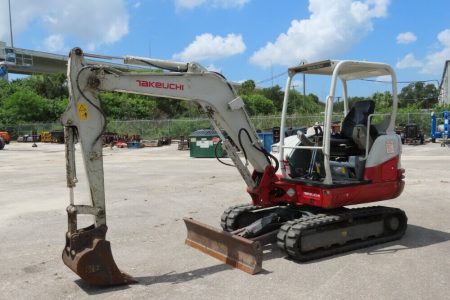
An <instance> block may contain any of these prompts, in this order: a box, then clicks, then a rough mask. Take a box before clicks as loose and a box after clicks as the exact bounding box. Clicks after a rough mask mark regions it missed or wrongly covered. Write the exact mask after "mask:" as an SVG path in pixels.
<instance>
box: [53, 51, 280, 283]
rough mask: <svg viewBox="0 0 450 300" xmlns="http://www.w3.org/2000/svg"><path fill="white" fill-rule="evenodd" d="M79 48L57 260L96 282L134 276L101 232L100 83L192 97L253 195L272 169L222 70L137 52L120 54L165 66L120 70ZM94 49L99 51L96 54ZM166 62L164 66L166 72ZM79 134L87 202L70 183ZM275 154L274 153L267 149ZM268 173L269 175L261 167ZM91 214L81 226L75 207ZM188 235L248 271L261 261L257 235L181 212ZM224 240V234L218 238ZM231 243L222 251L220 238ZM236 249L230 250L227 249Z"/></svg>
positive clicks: (72, 70)
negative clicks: (78, 200)
mask: <svg viewBox="0 0 450 300" xmlns="http://www.w3.org/2000/svg"><path fill="white" fill-rule="evenodd" d="M85 56H88V55H87V54H84V53H83V52H82V50H81V49H79V48H75V49H73V50H72V51H71V52H70V57H69V62H68V73H67V76H68V86H69V94H70V103H69V105H68V107H67V109H66V111H65V113H64V115H63V118H62V122H63V124H64V126H65V141H66V169H67V185H68V187H69V189H70V205H69V206H68V208H67V213H68V227H69V228H68V232H67V234H66V246H65V248H64V250H63V261H64V263H65V264H66V265H67V266H68V267H69V268H71V269H72V270H73V271H74V272H75V273H77V274H78V275H79V276H80V277H81V278H82V279H84V280H85V281H87V282H88V283H91V284H94V285H117V284H127V283H132V282H133V281H134V280H133V278H131V277H130V276H129V275H127V274H125V273H122V272H121V271H120V270H119V269H118V268H117V266H116V264H115V262H114V259H113V258H112V254H111V248H110V243H109V242H108V241H107V240H106V238H105V236H106V231H107V225H106V206H105V187H104V174H103V158H102V133H103V132H104V131H105V129H106V124H107V123H106V122H107V121H106V115H105V113H104V111H103V109H102V104H101V100H100V98H99V94H100V92H101V91H116V92H125V93H135V94H140V95H149V96H157V97H163V98H171V99H179V100H185V101H192V102H194V103H196V104H198V105H199V106H200V107H201V108H202V109H203V111H204V112H205V113H206V115H207V116H208V118H209V119H210V120H211V124H212V125H213V127H214V128H215V129H216V131H217V133H218V134H219V136H220V137H221V138H222V140H223V141H224V142H223V144H224V147H225V148H226V150H227V153H228V155H229V156H230V158H231V159H232V161H233V162H234V164H235V166H236V167H237V169H238V170H239V173H240V174H241V176H242V178H243V179H244V181H245V182H246V184H247V186H248V191H249V193H250V194H251V195H252V197H253V198H254V199H256V198H258V196H257V194H258V193H259V190H258V185H259V184H260V182H261V180H263V178H267V177H268V176H269V177H270V176H274V174H275V171H276V170H275V168H274V167H272V165H271V160H270V154H268V153H267V152H265V151H264V148H263V146H262V145H261V143H260V141H259V139H258V137H257V134H256V132H255V130H254V128H253V127H252V125H251V123H250V121H249V118H248V115H247V113H246V112H245V109H244V102H243V100H242V99H241V98H240V97H239V96H238V95H237V94H236V92H235V91H234V89H233V87H232V86H231V85H230V84H229V83H228V82H227V81H226V79H225V78H224V77H222V76H221V75H220V74H217V73H214V72H209V71H207V70H206V69H204V68H203V67H201V66H200V65H198V64H196V63H179V62H171V61H161V60H154V59H147V58H138V57H125V59H124V62H126V63H132V64H144V65H148V66H152V67H158V68H161V69H164V70H166V71H165V72H151V71H150V70H149V72H134V73H133V72H123V71H120V70H118V69H115V68H112V67H111V66H108V65H106V64H101V63H99V64H92V63H87V62H86V61H85ZM96 57H98V56H96ZM167 70H169V72H167ZM221 129H224V130H225V131H226V132H227V134H228V136H229V138H230V139H232V140H233V141H234V142H235V143H236V144H237V145H238V146H239V147H240V148H241V150H242V151H243V152H244V153H245V156H246V158H247V159H248V161H249V162H250V164H251V165H252V167H253V172H251V171H250V170H249V168H248V166H247V164H244V163H243V162H242V161H241V159H240V157H239V156H238V154H237V151H236V148H235V147H234V146H232V144H231V142H230V141H229V140H228V139H226V138H225V137H224V136H223V134H222V131H221ZM77 140H78V141H80V144H81V152H82V157H83V161H84V167H85V169H86V174H87V179H88V183H89V189H90V197H91V203H92V205H77V204H75V199H74V191H73V189H74V187H75V185H76V183H77V177H76V171H75V147H74V144H75V142H76V141H77ZM272 158H273V157H272ZM268 173H270V174H269V175H267V174H268ZM79 214H87V215H92V216H93V217H94V223H93V224H92V225H91V226H89V227H87V228H82V229H79V228H78V227H77V215H79ZM185 223H186V226H187V228H188V238H187V240H186V243H187V244H189V245H191V246H193V247H195V248H197V249H200V250H202V251H203V252H206V253H208V254H210V255H212V256H215V257H216V258H219V259H221V260H222V261H224V262H227V263H229V264H231V265H233V266H235V267H239V268H241V269H243V270H245V271H247V272H249V273H255V272H257V271H259V270H260V268H261V260H262V257H261V256H262V253H261V249H260V247H259V244H258V243H253V242H251V241H250V242H249V241H248V240H246V239H240V238H239V237H236V236H234V235H231V234H229V233H227V232H221V231H220V230H216V229H214V228H210V227H208V226H205V225H203V224H201V223H198V222H196V221H193V220H189V219H186V220H185ZM224 240H226V241H224ZM225 242H226V244H227V245H228V246H229V249H228V250H226V251H223V243H225ZM232 253H234V254H232Z"/></svg>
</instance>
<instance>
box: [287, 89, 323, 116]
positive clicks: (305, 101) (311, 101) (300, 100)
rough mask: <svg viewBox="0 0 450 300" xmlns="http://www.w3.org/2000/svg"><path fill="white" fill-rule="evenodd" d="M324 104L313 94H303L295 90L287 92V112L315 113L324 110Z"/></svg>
mask: <svg viewBox="0 0 450 300" xmlns="http://www.w3.org/2000/svg"><path fill="white" fill-rule="evenodd" d="M324 107H325V105H324V104H323V103H320V102H319V98H318V97H317V96H316V95H314V94H309V95H307V96H303V95H302V94H300V93H299V92H297V91H296V90H292V91H291V92H290V93H289V107H288V113H290V114H291V113H295V114H316V113H320V112H322V111H323V110H324Z"/></svg>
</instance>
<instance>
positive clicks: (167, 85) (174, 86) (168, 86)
mask: <svg viewBox="0 0 450 300" xmlns="http://www.w3.org/2000/svg"><path fill="white" fill-rule="evenodd" d="M136 82H137V83H138V85H139V86H141V87H148V88H155V89H165V90H178V91H182V90H184V84H178V83H173V82H161V81H147V80H140V79H138V80H136Z"/></svg>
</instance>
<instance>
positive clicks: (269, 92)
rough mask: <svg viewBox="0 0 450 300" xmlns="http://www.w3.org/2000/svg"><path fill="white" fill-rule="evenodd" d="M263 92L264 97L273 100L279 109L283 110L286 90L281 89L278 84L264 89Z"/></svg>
mask: <svg viewBox="0 0 450 300" xmlns="http://www.w3.org/2000/svg"><path fill="white" fill-rule="evenodd" d="M261 94H262V95H263V96H264V97H266V98H268V99H270V100H272V102H273V104H274V105H275V109H276V110H277V111H281V109H282V108H283V100H284V92H283V91H282V90H281V87H280V86H279V85H278V84H277V85H274V86H272V87H270V88H264V89H262V90H261Z"/></svg>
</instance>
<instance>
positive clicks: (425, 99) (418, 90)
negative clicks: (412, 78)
mask: <svg viewBox="0 0 450 300" xmlns="http://www.w3.org/2000/svg"><path fill="white" fill-rule="evenodd" d="M438 95H439V91H438V90H437V88H436V86H435V85H434V84H430V83H429V84H426V85H425V83H424V82H423V81H418V82H414V83H410V84H408V85H407V86H405V87H404V88H402V90H401V92H400V94H399V95H398V98H399V105H400V106H401V107H406V106H408V105H411V104H416V105H418V106H419V107H421V108H430V107H431V106H432V105H434V104H436V103H437V101H438Z"/></svg>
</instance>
